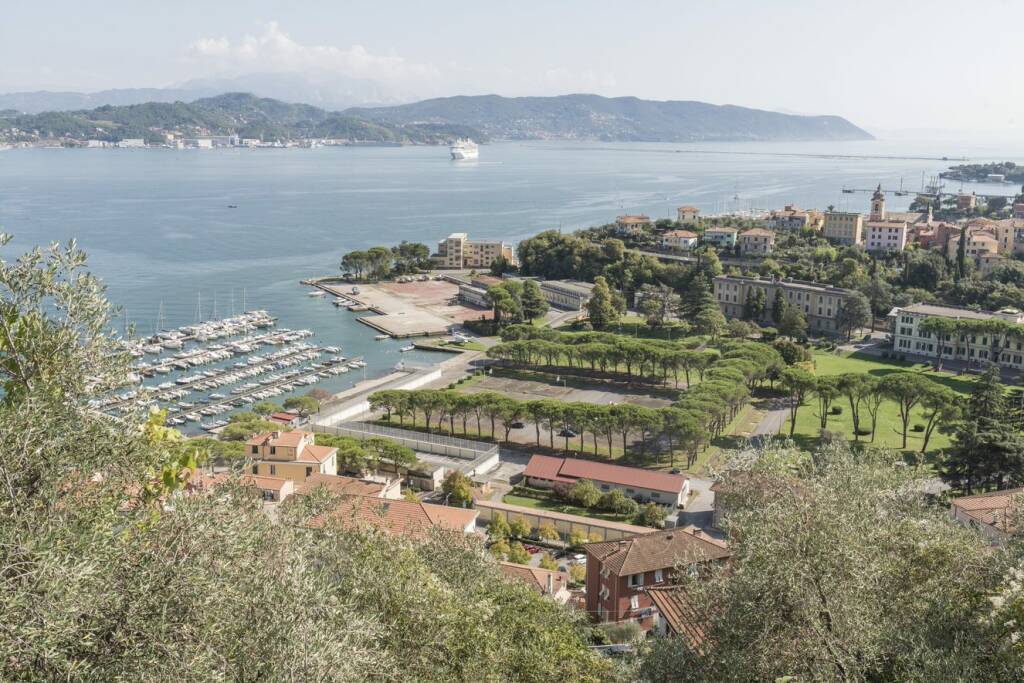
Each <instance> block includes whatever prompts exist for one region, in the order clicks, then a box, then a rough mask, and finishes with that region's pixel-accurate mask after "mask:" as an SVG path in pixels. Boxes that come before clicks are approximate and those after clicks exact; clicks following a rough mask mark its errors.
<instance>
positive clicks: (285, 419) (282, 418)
mask: <svg viewBox="0 0 1024 683" xmlns="http://www.w3.org/2000/svg"><path fill="white" fill-rule="evenodd" d="M297 417H298V415H295V414H293V413H271V414H270V417H269V418H268V419H269V420H271V421H273V422H280V423H282V424H291V422H292V420H294V419H295V418H297Z"/></svg>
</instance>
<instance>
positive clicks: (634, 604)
mask: <svg viewBox="0 0 1024 683" xmlns="http://www.w3.org/2000/svg"><path fill="white" fill-rule="evenodd" d="M629 609H633V610H636V609H640V596H639V595H634V596H633V597H631V598H630V599H629Z"/></svg>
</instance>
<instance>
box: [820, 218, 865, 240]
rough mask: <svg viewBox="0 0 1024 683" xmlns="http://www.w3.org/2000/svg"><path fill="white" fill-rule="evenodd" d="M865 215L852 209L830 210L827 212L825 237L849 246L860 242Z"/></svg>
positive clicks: (823, 232)
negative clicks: (851, 210)
mask: <svg viewBox="0 0 1024 683" xmlns="http://www.w3.org/2000/svg"><path fill="white" fill-rule="evenodd" d="M863 232H864V216H862V215H861V214H859V213H854V212H850V211H828V212H826V213H825V227H824V229H823V231H822V234H823V235H824V236H825V239H827V240H829V241H830V242H834V243H836V244H841V245H844V246H849V245H852V244H860V243H861V240H862V239H863Z"/></svg>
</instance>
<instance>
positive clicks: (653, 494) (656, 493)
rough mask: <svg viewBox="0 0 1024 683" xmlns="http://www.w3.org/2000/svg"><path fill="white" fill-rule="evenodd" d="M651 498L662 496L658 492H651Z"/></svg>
mask: <svg viewBox="0 0 1024 683" xmlns="http://www.w3.org/2000/svg"><path fill="white" fill-rule="evenodd" d="M651 498H661V494H660V493H658V492H657V491H651Z"/></svg>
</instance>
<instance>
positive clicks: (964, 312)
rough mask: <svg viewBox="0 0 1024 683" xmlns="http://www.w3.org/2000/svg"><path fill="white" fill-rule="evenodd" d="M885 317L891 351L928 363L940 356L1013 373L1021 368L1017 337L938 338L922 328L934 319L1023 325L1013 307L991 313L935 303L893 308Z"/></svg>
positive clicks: (1023, 347) (1022, 351)
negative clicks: (915, 356)
mask: <svg viewBox="0 0 1024 683" xmlns="http://www.w3.org/2000/svg"><path fill="white" fill-rule="evenodd" d="M888 317H889V324H890V330H889V332H890V334H889V336H890V337H891V338H892V348H893V350H894V351H898V352H901V353H905V354H909V355H917V356H923V357H925V359H927V360H935V359H937V358H940V357H941V358H945V359H951V360H957V361H962V362H966V363H973V362H979V363H988V362H994V363H996V364H998V365H1000V366H1002V367H1006V368H1012V369H1014V370H1020V369H1024V344H1022V342H1021V340H1020V339H1019V338H1017V337H1014V336H1010V335H993V334H990V333H986V332H977V333H973V334H966V333H965V334H947V335H943V337H942V339H938V338H937V337H936V336H935V334H933V333H931V332H928V331H926V330H922V329H921V323H922V322H924V321H925V320H927V319H928V318H934V317H941V318H947V319H949V320H953V321H958V320H964V321H968V322H970V321H974V322H979V323H980V322H984V321H986V320H1004V321H1006V322H1008V323H1010V324H1013V325H1020V324H1022V323H1024V313H1021V312H1020V311H1018V310H1017V309H1015V308H1006V309H1003V310H1000V311H995V312H991V311H974V310H971V309H969V308H959V307H956V306H940V305H937V304H911V305H910V306H904V307H902V308H901V307H896V308H893V309H892V310H891V311H890V312H889V316H888Z"/></svg>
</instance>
